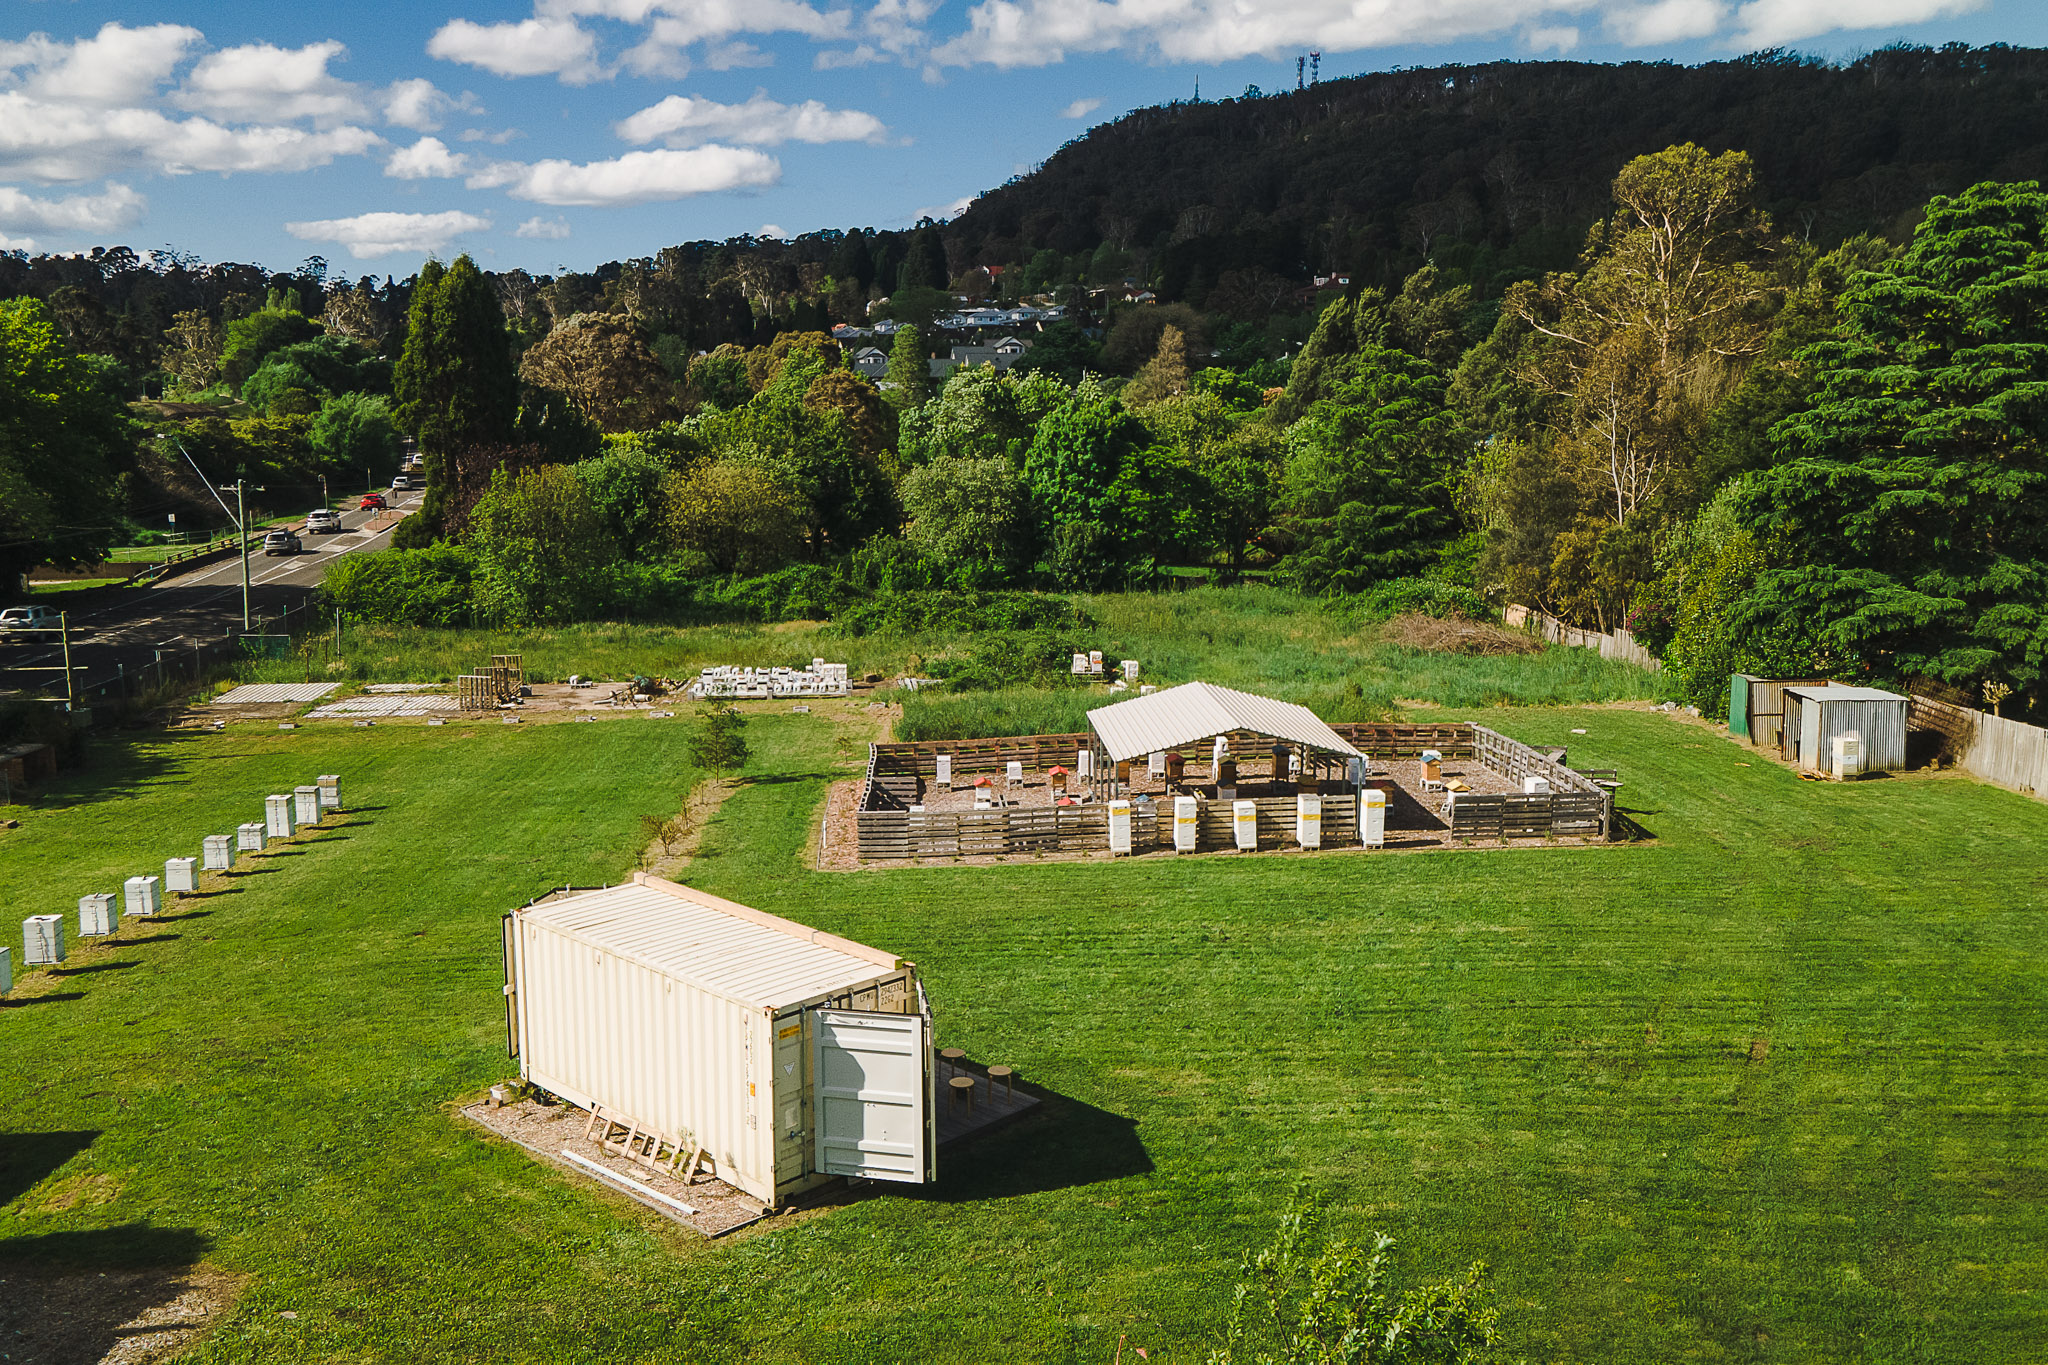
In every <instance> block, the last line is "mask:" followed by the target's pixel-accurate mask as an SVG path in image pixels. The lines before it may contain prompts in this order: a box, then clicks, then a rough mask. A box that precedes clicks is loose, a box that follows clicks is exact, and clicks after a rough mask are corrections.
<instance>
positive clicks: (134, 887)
mask: <svg viewBox="0 0 2048 1365" xmlns="http://www.w3.org/2000/svg"><path fill="white" fill-rule="evenodd" d="M163 908H164V888H163V879H162V878H160V877H130V878H129V879H128V880H127V881H125V882H123V883H121V913H123V914H124V915H142V916H145V917H147V916H150V915H154V914H156V913H157V912H159V911H160V910H162V909H163Z"/></svg>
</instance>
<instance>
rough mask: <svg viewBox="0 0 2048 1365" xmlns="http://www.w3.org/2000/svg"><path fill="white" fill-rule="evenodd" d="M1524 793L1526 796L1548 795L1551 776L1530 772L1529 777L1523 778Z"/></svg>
mask: <svg viewBox="0 0 2048 1365" xmlns="http://www.w3.org/2000/svg"><path fill="white" fill-rule="evenodd" d="M1522 795H1524V796H1548V795H1550V779H1549V778H1547V777H1542V776H1539V775H1538V774H1535V773H1531V774H1529V776H1527V777H1525V778H1523V779H1522Z"/></svg>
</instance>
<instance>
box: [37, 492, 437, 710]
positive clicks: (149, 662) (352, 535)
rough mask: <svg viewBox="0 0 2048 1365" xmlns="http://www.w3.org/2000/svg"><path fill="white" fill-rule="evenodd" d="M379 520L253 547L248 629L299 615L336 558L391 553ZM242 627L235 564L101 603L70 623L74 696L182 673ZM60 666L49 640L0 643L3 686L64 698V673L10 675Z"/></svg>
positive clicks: (349, 522)
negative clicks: (289, 551)
mask: <svg viewBox="0 0 2048 1365" xmlns="http://www.w3.org/2000/svg"><path fill="white" fill-rule="evenodd" d="M387 496H390V495H387ZM421 496H422V495H421V494H420V493H418V492H413V493H401V494H397V495H396V496H395V497H393V500H392V504H391V505H392V510H394V511H398V512H405V513H410V512H412V511H414V510H416V509H417V508H418V506H419V501H420V498H421ZM380 515H382V514H380V513H377V512H374V511H372V512H362V511H350V512H344V513H343V514H342V518H341V520H342V528H343V529H342V531H341V532H340V533H339V534H329V535H318V536H315V535H305V534H303V533H302V534H301V536H300V540H301V541H302V542H303V543H304V545H305V548H304V549H303V550H302V551H301V552H300V553H298V554H295V555H276V556H266V555H264V554H263V553H262V550H261V548H260V547H258V546H257V545H256V544H255V543H254V542H252V543H251V548H250V554H249V606H250V613H251V617H252V623H251V630H252V631H256V632H260V631H261V630H262V625H261V623H260V622H259V621H257V620H255V619H254V618H268V619H269V620H271V621H273V622H274V621H276V620H277V619H278V618H279V617H280V615H281V614H282V613H284V612H285V611H286V610H287V609H291V610H292V611H293V612H294V614H295V615H296V612H297V610H298V608H300V606H301V605H302V604H303V603H304V602H305V600H306V598H307V597H308V596H310V595H311V593H312V590H313V589H314V588H316V587H318V586H319V585H320V580H321V578H322V576H323V575H325V574H326V572H327V566H328V565H329V564H331V563H333V562H334V560H335V559H337V558H339V557H340V556H342V555H345V554H354V553H356V552H357V551H360V550H381V549H384V548H386V547H388V546H389V545H390V544H391V531H392V527H394V526H396V525H397V524H398V523H397V522H395V521H394V522H392V523H391V524H390V525H388V526H383V527H379V528H378V529H377V530H375V531H371V530H369V529H368V525H369V523H370V522H371V521H372V520H373V519H375V518H377V517H378V516H380ZM43 601H44V602H45V603H46V604H48V605H52V606H56V607H59V608H60V609H61V608H62V606H63V603H62V600H61V598H44V599H43ZM9 605H11V604H9ZM293 624H294V626H296V625H297V624H298V623H297V622H296V621H295V622H294V623H293ZM241 626H242V561H241V559H240V558H239V557H234V558H226V559H222V560H219V561H217V562H214V563H209V564H205V565H202V566H200V567H198V568H195V569H191V570H189V571H187V572H185V573H181V574H175V575H173V576H172V577H169V578H166V579H163V580H161V581H160V582H158V583H156V584H153V585H152V586H150V587H147V588H131V589H127V590H125V591H123V592H121V593H120V594H118V595H117V596H115V597H114V598H113V599H112V600H105V599H102V600H101V601H100V602H99V603H98V604H97V605H94V606H91V607H87V608H85V609H84V610H82V611H78V612H74V613H72V614H71V668H72V674H73V680H74V684H75V686H77V688H78V689H79V690H80V691H81V692H97V691H98V690H100V689H102V688H107V687H109V686H110V685H111V686H112V687H114V688H116V689H118V688H119V687H120V686H121V685H123V684H124V683H125V682H126V681H127V680H128V679H129V678H130V677H132V676H133V675H135V674H138V673H141V672H143V671H145V670H149V669H152V668H153V667H154V666H155V664H156V662H157V661H158V660H159V659H164V660H172V659H176V660H179V661H180V662H181V664H182V665H183V666H184V668H185V671H186V672H188V673H189V672H190V671H191V670H190V663H189V661H190V659H191V657H192V656H193V655H194V654H195V652H196V651H197V650H200V649H203V648H206V647H208V646H213V645H218V644H219V643H220V642H222V641H224V640H226V639H227V638H228V637H229V636H230V634H231V633H234V632H238V631H239V630H240V629H241ZM63 661H64V655H63V649H62V647H61V645H60V643H59V642H58V639H57V637H56V636H54V635H40V636H35V637H29V638H26V639H24V638H23V637H18V636H17V637H12V638H8V639H0V686H5V687H10V688H13V687H20V688H35V689H43V690H61V688H62V675H61V674H57V673H48V672H23V671H16V670H24V669H29V668H33V667H35V666H37V665H42V666H45V667H47V666H49V665H53V664H62V663H63ZM108 695H110V696H111V695H112V693H111V692H109V694H108Z"/></svg>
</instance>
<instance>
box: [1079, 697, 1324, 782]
mask: <svg viewBox="0 0 2048 1365" xmlns="http://www.w3.org/2000/svg"><path fill="white" fill-rule="evenodd" d="M1088 723H1089V724H1090V725H1091V726H1093V727H1094V729H1095V733H1096V735H1097V736H1098V737H1099V738H1100V739H1101V740H1102V746H1103V748H1105V749H1106V750H1108V751H1109V757H1110V760H1111V761H1112V762H1115V763H1122V762H1124V761H1125V760H1126V759H1133V758H1139V757H1142V756H1143V755H1145V754H1151V753H1157V752H1158V751H1159V750H1161V749H1175V748H1179V747H1180V746H1182V745H1184V744H1194V743H1197V742H1199V741H1201V740H1205V739H1208V738H1210V737H1212V736H1214V735H1225V734H1229V733H1231V732H1232V731H1234V730H1249V731H1251V732H1252V733H1254V734H1260V735H1268V736H1270V737H1272V738H1274V739H1284V740H1286V741H1288V742H1289V743H1291V744H1300V745H1303V746H1305V747H1307V748H1310V749H1320V750H1323V751H1325V752H1327V753H1333V754H1343V755H1345V756H1346V757H1350V758H1358V757H1362V755H1360V754H1359V752H1358V750H1356V749H1354V748H1352V747H1351V745H1350V743H1349V742H1348V741H1347V740H1345V738H1344V737H1343V736H1342V735H1340V734H1338V733H1337V732H1336V731H1335V730H1332V729H1331V728H1330V727H1329V726H1327V725H1325V724H1323V722H1322V721H1321V720H1320V719H1318V718H1317V716H1316V714H1315V712H1313V711H1311V710H1309V709H1308V708H1307V707H1305V706H1296V705H1294V704H1293V703H1292V702H1284V701H1274V700H1273V699H1272V698H1271V697H1258V696H1254V695H1252V694H1251V693H1249V692H1238V691H1234V690H1232V689H1231V688H1228V687H1217V686H1216V685H1215V684H1213V683H1204V682H1191V683H1182V684H1181V685H1180V686H1179V687H1169V688H1167V689H1166V690H1165V691H1164V692H1155V693H1153V694H1152V695H1151V696H1149V697H1134V698H1132V699H1131V700H1130V701H1120V702H1117V703H1116V704H1115V705H1113V706H1100V707H1097V708H1096V709H1095V710H1093V711H1090V712H1089V713H1088Z"/></svg>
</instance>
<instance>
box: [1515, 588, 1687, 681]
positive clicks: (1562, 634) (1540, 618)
mask: <svg viewBox="0 0 2048 1365" xmlns="http://www.w3.org/2000/svg"><path fill="white" fill-rule="evenodd" d="M1502 620H1503V621H1504V622H1505V623H1506V624H1507V625H1508V626H1509V627H1510V628H1511V629H1516V630H1529V631H1534V632H1535V633H1536V634H1538V635H1541V636H1542V637H1543V638H1544V639H1546V640H1548V641H1550V642H1551V643H1552V644H1555V645H1567V646H1570V647H1571V648H1574V649H1597V650H1599V651H1600V657H1601V658H1603V659H1619V660H1620V661H1621V662H1622V663H1625V664H1634V665H1635V666H1636V667H1638V668H1647V669H1649V670H1650V671H1651V672H1652V673H1655V672H1658V671H1660V670H1661V669H1662V668H1663V667H1664V661H1663V660H1661V659H1659V658H1658V657H1657V656H1656V655H1654V654H1652V653H1650V651H1649V650H1647V649H1644V648H1643V647H1642V646H1641V645H1640V644H1638V643H1636V637H1635V636H1633V635H1631V634H1629V633H1628V632H1627V631H1625V630H1620V629H1616V630H1611V631H1598V630H1581V629H1580V628H1579V627H1577V626H1568V625H1566V624H1565V623H1564V622H1562V621H1560V620H1558V619H1557V618H1556V617H1555V616H1552V615H1551V614H1550V613H1549V612H1547V611H1538V610H1536V609H1535V608H1534V607H1523V606H1517V605H1515V604H1514V603H1512V602H1511V603H1509V604H1508V607H1507V610H1506V611H1505V612H1504V613H1502Z"/></svg>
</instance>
